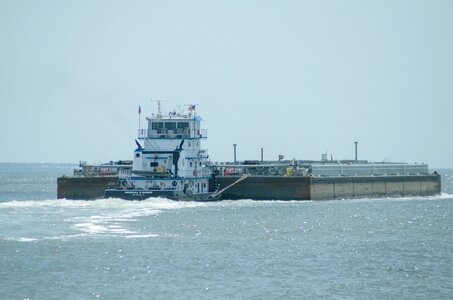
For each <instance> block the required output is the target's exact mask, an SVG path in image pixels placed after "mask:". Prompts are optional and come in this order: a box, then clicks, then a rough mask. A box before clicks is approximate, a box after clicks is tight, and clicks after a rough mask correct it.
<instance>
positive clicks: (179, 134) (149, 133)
mask: <svg viewBox="0 0 453 300" xmlns="http://www.w3.org/2000/svg"><path fill="white" fill-rule="evenodd" d="M207 137H208V131H207V130H206V129H196V130H183V129H176V130H170V129H166V128H161V129H158V130H148V129H139V130H138V138H139V139H145V138H148V139H190V138H203V139H204V138H207Z"/></svg>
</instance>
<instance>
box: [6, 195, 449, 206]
mask: <svg viewBox="0 0 453 300" xmlns="http://www.w3.org/2000/svg"><path fill="white" fill-rule="evenodd" d="M412 199H413V200H420V199H426V200H443V199H446V200H447V199H453V194H449V193H441V194H440V195H435V196H405V197H382V198H368V197H364V198H353V199H347V198H345V199H331V200H333V201H337V200H345V201H363V200H376V201H379V200H412ZM322 201H329V199H326V200H321V202H322ZM311 202H320V201H314V200H308V201H300V200H251V199H240V200H229V199H225V200H221V201H214V202H196V201H174V200H170V199H165V198H157V197H154V198H153V197H151V198H149V199H146V200H142V201H130V200H123V199H119V198H109V199H98V200H68V199H47V200H11V201H6V202H0V209H3V208H34V207H57V208H58V207H61V208H88V209H89V208H93V209H99V208H115V209H125V208H153V209H180V208H190V207H200V206H224V205H232V204H235V205H243V204H271V203H311Z"/></svg>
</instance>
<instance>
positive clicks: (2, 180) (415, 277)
mask: <svg viewBox="0 0 453 300" xmlns="http://www.w3.org/2000/svg"><path fill="white" fill-rule="evenodd" d="M73 167H74V166H72V165H58V164H0V299H278V298H279V299H313V298H329V299H351V298H352V299H447V298H450V299H451V297H452V295H453V219H452V212H453V170H448V169H446V170H438V171H439V172H440V173H441V174H442V189H443V193H442V195H439V196H434V197H407V198H399V199H387V198H381V199H354V200H332V201H304V202H297V201H251V200H246V199H244V200H239V201H220V202H210V203H200V202H175V201H170V200H165V199H157V198H154V199H153V198H151V199H149V200H146V201H141V202H137V201H124V200H119V199H107V200H96V201H82V200H80V201H77V200H76V201H74V200H57V199H56V178H57V177H58V176H60V175H62V174H70V173H71V170H72V168H73Z"/></svg>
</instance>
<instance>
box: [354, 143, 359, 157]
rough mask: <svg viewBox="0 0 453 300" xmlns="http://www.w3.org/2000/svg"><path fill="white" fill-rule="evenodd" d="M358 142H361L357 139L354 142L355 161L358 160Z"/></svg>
mask: <svg viewBox="0 0 453 300" xmlns="http://www.w3.org/2000/svg"><path fill="white" fill-rule="evenodd" d="M358 143H359V142H357V141H356V142H354V144H355V161H357V144H358Z"/></svg>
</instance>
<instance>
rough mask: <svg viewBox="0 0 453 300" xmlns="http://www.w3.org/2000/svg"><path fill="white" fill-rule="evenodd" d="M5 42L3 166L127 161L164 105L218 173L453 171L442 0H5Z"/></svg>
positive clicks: (452, 84) (1, 28) (452, 74)
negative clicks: (360, 166) (224, 166)
mask: <svg viewBox="0 0 453 300" xmlns="http://www.w3.org/2000/svg"><path fill="white" fill-rule="evenodd" d="M0 43H1V44H0V137H1V144H0V161H2V162H74V163H77V162H78V161H79V160H87V161H89V162H103V161H108V160H117V159H131V158H132V151H133V150H134V148H135V143H134V139H135V137H136V133H137V127H138V114H137V110H138V106H139V105H141V107H142V116H144V115H147V114H148V115H149V114H151V113H152V112H154V111H155V109H156V107H155V104H152V103H151V102H150V101H149V100H150V99H152V98H163V99H166V100H167V102H165V103H164V104H163V108H164V110H170V109H172V108H173V107H174V106H176V105H179V104H187V103H196V104H198V105H199V106H198V112H199V114H200V115H201V116H202V117H203V119H204V120H205V122H204V126H203V127H204V128H207V130H208V137H209V138H208V140H207V141H206V142H205V143H204V147H205V148H207V149H209V154H210V157H211V159H212V160H215V161H222V160H228V159H229V160H231V159H232V157H233V147H232V144H233V143H237V144H238V159H240V160H243V159H259V157H260V148H261V147H264V153H265V159H277V155H278V154H284V155H285V157H286V158H289V159H291V158H298V159H320V158H321V153H323V152H326V151H327V152H328V153H329V158H330V154H332V155H333V157H334V159H348V158H353V157H354V140H358V141H359V158H361V159H368V160H371V161H382V160H392V161H406V162H425V163H429V164H430V166H431V167H437V168H439V167H453V1H412V0H411V1H395V0H392V1H382V0H380V1H362V0H357V1H222V2H221V1H168V0H166V1H112V0H108V1H79V0H77V1H68V0H65V1H59V0H58V1H39V0H38V1H36V0H34V1H32V0H29V1H17V0H14V1H13V0H11V1H3V0H0ZM143 119H144V117H143ZM143 123H144V120H143V121H142V124H143Z"/></svg>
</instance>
